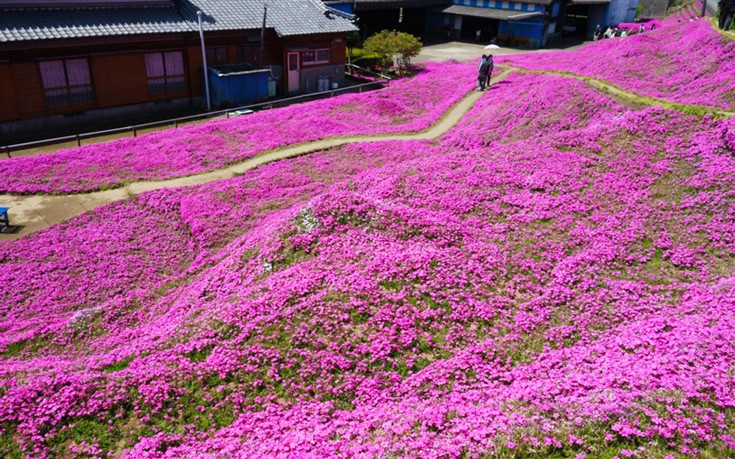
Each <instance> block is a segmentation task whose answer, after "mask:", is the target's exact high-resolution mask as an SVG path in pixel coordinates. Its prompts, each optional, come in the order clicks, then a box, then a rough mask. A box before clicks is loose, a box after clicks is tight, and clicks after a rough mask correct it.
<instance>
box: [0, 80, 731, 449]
mask: <svg viewBox="0 0 735 459" xmlns="http://www.w3.org/2000/svg"><path fill="white" fill-rule="evenodd" d="M524 78H525V77H524ZM514 81H515V83H513V84H518V85H519V87H520V85H521V82H520V80H514ZM577 90H580V89H574V91H577ZM580 91H581V90H580ZM498 92H500V91H498ZM533 97H536V95H534V96H533ZM574 97H575V96H572V98H574ZM559 100H560V101H561V100H563V98H560V99H559ZM498 103H505V102H502V101H501V100H499V99H498ZM604 103H609V104H613V103H612V102H609V101H606V102H604ZM583 105H584V104H583ZM559 106H560V109H561V110H566V106H565V105H564V104H561V103H560V105H559ZM611 106H612V105H611ZM487 110H497V107H493V106H492V104H491V103H488V105H487ZM580 113H581V114H584V113H588V112H587V110H586V109H584V106H583V107H582V109H580ZM476 116H477V117H478V118H479V117H481V116H482V115H481V114H479V113H478V114H476ZM559 116H560V117H561V116H563V114H561V113H560V114H559ZM490 118H492V117H488V118H487V119H490ZM582 119H583V117H581V116H580V117H579V118H576V121H574V119H573V122H571V124H570V125H568V126H567V127H574V128H576V129H573V130H566V131H565V130H561V129H562V124H560V125H559V129H560V132H556V133H549V134H548V135H545V136H542V135H538V136H532V137H530V138H528V139H522V140H519V141H516V142H501V141H498V142H491V143H490V144H489V145H488V146H487V147H484V146H483V147H477V148H475V146H473V145H468V146H467V148H458V147H457V139H456V138H455V137H452V136H449V137H447V138H446V139H444V143H440V144H438V145H430V144H427V143H421V142H392V143H385V144H374V145H369V146H363V147H358V146H355V147H348V148H344V149H338V150H334V151H332V152H326V153H324V154H318V155H314V156H309V157H303V158H299V159H295V160H292V161H288V162H283V163H279V164H271V165H267V166H265V167H263V168H260V169H257V170H255V171H253V173H252V174H248V175H246V176H243V177H239V178H236V179H232V180H230V181H227V182H223V183H219V184H212V185H207V186H202V187H196V188H193V189H190V190H180V191H166V192H156V193H151V194H149V195H145V196H144V197H142V198H141V199H140V200H138V201H135V204H128V205H130V206H135V207H136V208H137V207H140V206H144V205H150V204H145V203H148V202H159V201H160V202H172V203H176V204H170V206H171V207H170V208H171V209H172V210H171V212H173V213H172V214H171V215H170V216H169V217H167V216H166V214H164V215H162V216H161V217H160V218H161V219H164V220H166V221H168V222H169V223H168V225H169V226H164V227H163V229H162V231H161V234H160V235H156V234H150V235H146V236H145V238H143V239H142V240H143V241H150V242H148V243H149V245H150V246H149V251H148V252H149V253H158V252H159V244H160V250H167V246H166V244H167V242H166V241H167V240H168V239H167V237H166V235H167V234H168V232H169V231H182V232H183V229H182V228H181V226H180V225H181V224H182V223H180V222H184V223H185V225H186V227H188V228H189V230H188V232H187V234H190V236H187V238H185V239H186V240H187V241H188V242H186V243H185V244H184V246H186V247H188V249H187V251H186V252H184V253H186V254H187V255H186V256H184V255H181V254H179V255H173V254H169V255H168V256H169V257H173V258H172V259H171V260H168V261H167V260H164V259H161V260H156V262H155V263H154V265H155V266H156V267H158V269H157V270H152V271H151V272H152V273H153V274H150V279H142V278H138V279H137V280H136V281H133V282H132V283H131V288H136V286H138V285H140V288H146V286H148V285H153V286H154V287H155V288H156V291H155V292H152V291H151V290H149V291H148V293H149V296H147V297H143V296H140V297H139V301H140V302H141V303H140V304H131V305H126V307H125V310H119V309H114V308H112V309H106V310H105V311H104V313H102V314H101V318H100V320H99V323H101V324H104V326H99V327H96V328H95V327H91V328H90V329H88V330H87V331H86V332H85V333H77V334H73V333H75V332H73V331H71V330H69V331H67V330H65V331H61V330H55V331H54V333H55V334H61V335H65V336H72V337H73V340H74V343H75V349H74V350H68V349H61V348H58V347H55V346H53V345H48V346H45V345H44V343H43V342H28V341H27V342H25V343H24V344H23V346H7V345H6V346H5V352H4V353H3V355H2V365H0V381H1V382H0V426H2V427H0V429H2V430H0V444H5V445H11V446H6V447H5V448H7V449H6V450H5V451H3V450H1V449H0V452H4V453H6V454H17V455H22V453H21V451H23V452H25V453H32V454H33V455H34V456H36V457H43V456H69V455H71V456H77V457H104V456H106V455H107V454H108V453H111V454H113V455H118V456H123V457H136V458H139V457H151V458H153V457H156V458H158V457H172V458H173V457H208V458H216V457H223V456H226V457H232V458H235V457H276V456H281V457H463V456H464V457H467V456H470V457H471V456H473V455H479V454H486V455H488V456H490V455H495V456H498V457H549V456H551V455H553V454H556V455H557V456H560V457H578V458H583V457H612V456H615V455H618V456H619V457H638V458H664V457H697V455H698V454H709V455H710V457H725V456H726V455H727V454H730V453H729V452H730V451H731V450H732V449H733V448H735V438H734V437H733V435H735V432H733V431H732V426H733V425H735V410H734V408H735V399H733V393H732V387H733V384H734V383H735V376H734V375H733V372H732V365H733V362H735V348H734V347H733V346H734V345H733V343H735V320H733V313H735V281H734V280H733V278H732V268H733V266H735V264H733V261H735V259H734V258H733V256H734V255H735V212H733V211H732V210H731V209H730V203H731V202H732V199H733V197H734V196H735V174H733V172H735V160H734V159H733V156H732V153H733V147H735V123H733V122H732V121H712V120H706V119H705V120H698V119H695V118H691V117H686V116H683V115H681V114H678V113H676V112H669V111H665V110H660V109H647V110H644V111H640V112H631V111H625V112H623V113H618V114H617V115H616V116H614V117H609V118H606V119H605V122H604V123H598V122H593V123H589V124H587V125H585V124H584V123H582V122H581V120H582ZM472 129H473V130H475V131H476V134H477V136H479V137H480V138H482V139H485V142H487V141H488V140H490V139H491V138H492V136H491V135H486V133H485V132H483V126H482V124H481V123H476V124H475V125H474V126H473V128H472ZM498 129H501V127H499V126H498V125H494V124H490V125H489V126H488V130H489V131H491V132H498ZM519 132H521V133H522V132H524V131H519ZM524 136H525V134H524V135H519V138H522V137H524ZM201 209H207V212H202V211H201ZM120 210H121V209H119V208H117V207H107V208H105V209H104V210H103V211H101V212H99V213H98V214H99V215H104V214H105V213H110V219H111V220H114V219H115V218H117V217H115V215H116V213H117V212H118V211H120ZM177 212H178V213H179V215H176V213H177ZM136 221H137V220H136ZM76 225H80V228H86V229H85V230H84V231H88V232H94V231H95V226H94V225H88V226H85V224H83V221H80V220H77V221H74V222H70V223H68V224H65V225H63V226H62V227H61V229H64V230H66V231H68V230H69V229H73V228H75V227H76ZM218 225H221V226H218ZM167 228H172V229H171V230H168V231H167V230H166V229H167ZM150 232H151V233H155V232H156V231H155V230H153V229H151V230H150ZM58 239H59V240H58V242H59V243H62V242H63V241H61V238H60V237H59V238H58ZM37 240H38V241H39V242H38V244H41V245H43V244H47V243H48V241H44V240H42V235H38V236H33V237H30V238H27V239H25V240H22V242H21V241H19V242H17V243H13V245H9V246H8V247H9V248H8V249H7V252H6V253H5V254H4V255H3V259H4V260H5V259H7V258H8V257H9V256H10V254H12V253H15V252H17V251H18V250H17V247H18V246H17V245H15V244H21V243H22V244H26V245H25V246H24V247H23V251H24V252H25V251H28V252H35V251H38V255H33V256H32V257H30V258H29V259H31V258H32V259H34V260H37V261H36V262H37V263H41V262H43V261H44V260H45V258H44V255H43V249H42V247H40V246H39V247H38V248H35V249H34V248H33V245H34V244H35V243H36V242H35V241H37ZM125 240H126V241H127V240H128V238H125ZM158 241H161V242H158ZM128 243H129V242H128ZM62 247H63V245H62ZM13 249H16V250H13ZM172 249H175V248H174V247H172ZM3 250H5V246H4V247H3ZM126 251H127V249H126ZM133 251H135V250H134V249H133ZM52 261H53V260H52ZM12 269H13V267H11V266H8V265H7V263H3V264H0V270H2V271H11V270H12ZM105 270H106V268H105V267H104V266H100V267H99V268H97V269H95V270H94V271H98V272H95V274H94V275H95V276H103V275H104V273H105V272H106V271H105ZM183 272H185V273H186V278H183V277H181V276H182V273H183ZM3 275H6V276H7V275H9V274H8V273H4V274H3ZM109 275H110V277H114V278H120V275H119V274H115V272H114V270H113V271H110V272H109ZM26 276H28V275H26ZM86 278H87V279H89V275H88V276H86ZM162 280H166V281H167V283H166V284H165V285H162V284H161V281H162ZM17 282H20V281H17ZM83 282H84V279H82V278H79V277H78V276H76V275H75V274H73V273H72V274H71V275H69V276H66V277H65V278H64V279H60V278H57V277H53V276H51V275H46V277H44V278H43V279H40V280H39V281H38V283H37V284H36V285H41V284H43V283H46V285H45V287H46V288H48V289H50V290H52V291H54V290H56V289H61V286H62V285H64V284H70V285H75V286H81V285H83V284H82V283H83ZM110 282H112V280H111V281H110ZM136 282H137V283H136ZM120 285H121V286H122V285H124V284H122V283H121V284H120ZM105 288H109V287H105ZM99 292H100V293H99V294H97V293H94V291H93V293H94V294H95V295H98V296H101V295H102V294H103V289H102V288H101V289H99ZM15 301H17V302H19V303H20V305H19V306H17V307H15V306H14V307H13V308H11V310H10V311H11V312H12V311H15V310H16V309H17V310H19V311H25V312H24V313H23V315H21V314H16V315H15V316H13V317H19V320H23V321H26V323H27V324H28V325H27V329H28V330H40V329H41V325H40V324H39V322H40V321H39V320H37V321H36V322H34V319H36V317H42V316H43V314H44V311H43V310H37V311H36V315H35V316H32V314H31V312H32V302H33V301H35V299H34V298H31V297H30V296H29V293H26V294H24V297H18V298H17V299H16V300H15ZM50 301H52V302H53V303H54V304H52V305H48V306H47V308H49V309H50V310H52V311H55V312H56V314H59V315H61V314H64V313H65V314H66V318H67V320H70V319H71V318H72V317H73V316H74V314H75V312H74V305H75V304H77V303H80V300H79V299H75V298H71V297H69V296H64V295H59V296H57V297H55V298H52V299H51V300H50ZM100 301H102V300H100V299H99V298H97V297H94V298H90V299H89V300H88V301H87V303H99V302H100ZM89 306H94V304H85V307H89ZM11 312H7V313H5V314H6V315H7V314H10V313H11ZM60 317H61V316H60ZM9 326H14V325H9V324H3V328H2V333H3V334H4V336H5V337H7V338H4V339H5V343H9V342H14V341H12V335H13V334H14V333H15V329H14V330H10V331H7V332H6V330H9V329H8V328H7V327H9ZM70 328H71V327H70ZM27 333H30V332H27ZM37 347H38V349H37ZM0 448H2V447H0ZM11 448H12V449H11Z"/></svg>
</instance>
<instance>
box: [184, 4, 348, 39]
mask: <svg viewBox="0 0 735 459" xmlns="http://www.w3.org/2000/svg"><path fill="white" fill-rule="evenodd" d="M266 3H267V5H268V14H267V17H266V27H268V28H273V29H275V31H276V33H277V34H278V35H280V36H282V37H283V36H291V35H308V34H315V33H334V32H349V31H352V30H357V27H356V26H355V25H353V24H352V23H351V21H350V20H349V19H348V18H347V17H345V16H344V15H343V14H342V13H339V14H337V13H336V12H335V11H334V10H332V9H331V8H328V7H327V6H325V5H324V4H323V3H322V2H321V1H320V0H270V1H268V2H264V1H263V0H189V1H185V2H182V10H183V11H184V12H185V13H186V14H187V15H188V16H189V17H193V18H194V20H196V11H197V10H201V11H202V12H203V13H204V20H203V22H204V30H240V29H260V27H261V25H262V23H263V5H264V4H266ZM192 15H193V16H192Z"/></svg>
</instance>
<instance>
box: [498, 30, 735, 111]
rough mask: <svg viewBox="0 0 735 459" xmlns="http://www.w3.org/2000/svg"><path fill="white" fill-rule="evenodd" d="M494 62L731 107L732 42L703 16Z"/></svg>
mask: <svg viewBox="0 0 735 459" xmlns="http://www.w3.org/2000/svg"><path fill="white" fill-rule="evenodd" d="M498 62H500V63H507V64H511V65H518V66H520V67H525V68H529V69H536V70H553V71H561V72H572V73H577V74H580V75H586V76H591V77H596V78H600V79H603V80H606V81H609V82H611V83H613V84H616V85H618V86H620V87H622V88H624V89H626V90H628V91H632V92H635V93H638V94H643V95H646V96H652V97H657V98H661V99H664V100H668V101H671V102H678V103H686V104H697V105H704V106H707V107H715V108H726V109H733V108H735V42H733V41H729V40H727V39H726V38H724V37H723V36H722V35H720V34H719V33H718V32H717V31H715V30H713V29H712V26H711V24H710V23H709V22H707V21H704V20H696V21H692V22H682V23H678V22H676V20H673V19H672V20H669V21H667V22H666V23H665V25H664V26H663V27H661V28H659V29H656V30H655V31H653V32H645V33H643V34H638V35H634V36H631V37H627V38H624V39H621V38H613V39H607V40H600V41H597V42H595V43H592V44H589V45H586V46H585V47H584V48H583V49H582V50H581V51H580V52H566V51H560V52H550V53H539V54H527V55H516V56H507V57H500V58H499V59H498Z"/></svg>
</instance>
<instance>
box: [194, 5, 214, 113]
mask: <svg viewBox="0 0 735 459" xmlns="http://www.w3.org/2000/svg"><path fill="white" fill-rule="evenodd" d="M197 20H198V21H199V41H200V42H201V44H202V62H203V67H202V68H203V69H204V94H205V95H206V97H207V111H210V110H212V102H211V100H210V99H209V75H208V74H207V48H205V47H204V29H203V28H202V12H201V10H200V11H197Z"/></svg>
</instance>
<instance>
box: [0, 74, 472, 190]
mask: <svg viewBox="0 0 735 459" xmlns="http://www.w3.org/2000/svg"><path fill="white" fill-rule="evenodd" d="M475 71H476V69H475V65H474V64H463V63H459V62H447V63H427V64H426V69H425V70H423V71H422V72H420V73H419V74H418V75H416V76H415V77H413V78H410V79H401V80H397V81H393V82H391V83H390V85H389V86H388V87H387V88H384V89H381V90H377V91H372V92H365V93H361V94H345V95H341V96H339V97H333V98H331V99H323V100H317V101H313V102H308V103H303V104H297V105H292V106H289V107H285V108H278V109H273V110H267V111H261V112H256V113H254V114H252V115H248V116H241V117H235V118H230V119H229V120H227V119H218V120H213V121H209V122H206V123H203V124H198V125H188V126H183V127H180V128H178V129H169V130H165V131H161V132H156V133H151V134H146V135H143V136H141V137H137V138H129V139H121V140H116V141H112V142H108V143H100V144H91V145H85V146H82V147H78V148H72V149H68V150H60V151H58V152H56V153H53V154H48V155H41V156H32V157H17V158H11V159H8V160H3V161H0V173H2V174H3V176H5V177H7V180H5V183H4V185H1V186H0V192H5V193H20V194H29V193H68V192H80V191H93V190H98V189H100V188H109V187H115V186H120V185H122V184H124V183H126V182H133V181H140V180H157V179H166V178H172V177H180V176H184V175H191V174H196V173H199V172H204V171H209V170H213V169H217V168H219V167H222V166H225V165H227V164H231V163H234V162H237V161H242V160H244V159H247V158H250V157H252V156H255V155H257V154H258V153H261V152H264V151H267V150H271V149H275V148H279V147H284V146H287V145H294V144H299V143H304V142H309V141H314V140H318V139H322V138H325V137H334V136H343V135H350V134H363V135H365V134H378V133H402V132H411V131H420V130H423V129H426V128H428V127H429V126H431V124H433V123H434V122H435V121H437V120H438V119H439V118H441V116H442V115H443V114H444V113H445V112H446V111H447V110H448V109H449V108H450V107H451V106H452V105H454V104H455V103H456V102H458V101H459V100H461V99H462V98H463V97H464V96H465V95H466V94H467V93H468V92H469V91H470V90H471V89H472V88H473V87H474V75H475ZM366 120H369V122H366Z"/></svg>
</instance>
